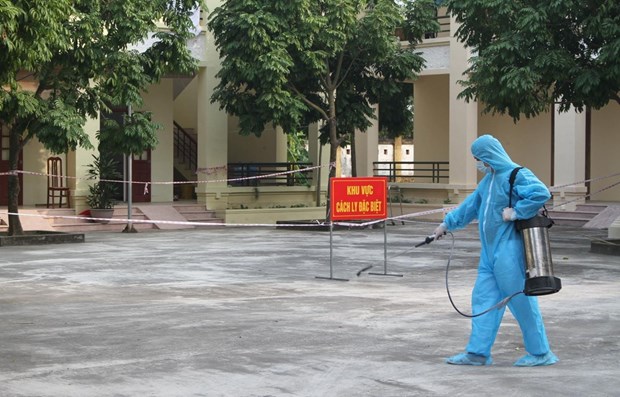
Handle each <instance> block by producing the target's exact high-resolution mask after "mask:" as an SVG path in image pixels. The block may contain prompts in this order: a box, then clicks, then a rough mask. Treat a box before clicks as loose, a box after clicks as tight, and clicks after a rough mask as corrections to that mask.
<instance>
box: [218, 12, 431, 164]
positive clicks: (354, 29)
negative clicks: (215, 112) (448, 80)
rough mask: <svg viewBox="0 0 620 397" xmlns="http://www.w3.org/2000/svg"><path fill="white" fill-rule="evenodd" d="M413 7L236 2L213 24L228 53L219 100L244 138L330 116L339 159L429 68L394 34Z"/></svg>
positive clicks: (327, 133)
mask: <svg viewBox="0 0 620 397" xmlns="http://www.w3.org/2000/svg"><path fill="white" fill-rule="evenodd" d="M425 1H426V0H425ZM404 11H405V9H404V8H403V7H402V6H401V5H399V3H397V2H394V1H392V0H377V1H372V2H371V1H363V0H322V1H309V0H238V1H227V2H225V3H224V4H223V5H222V6H221V7H218V8H216V9H215V10H214V12H213V14H212V15H211V16H210V19H209V28H210V29H211V30H212V31H213V34H214V36H215V44H216V46H217V48H218V50H219V51H220V55H221V57H222V69H221V70H220V71H219V73H218V75H217V77H219V78H220V82H219V84H218V85H217V87H216V89H215V91H214V94H213V97H212V100H213V101H214V102H215V101H217V102H219V103H220V105H221V107H222V108H223V109H225V110H226V111H227V112H228V113H230V114H233V115H236V116H238V117H239V126H240V130H241V133H243V134H255V135H260V134H261V133H262V131H263V130H264V128H265V125H266V124H268V123H271V122H273V123H275V124H276V125H280V126H282V127H283V128H284V130H285V131H287V132H292V131H298V130H299V129H300V128H301V126H305V125H307V124H309V123H311V122H316V121H319V120H323V121H324V122H325V123H326V126H325V128H324V129H323V130H322V141H323V142H329V143H330V144H331V146H332V150H331V151H330V161H335V154H336V150H335V148H337V147H338V146H339V145H341V144H342V143H343V142H344V140H345V139H346V137H347V136H348V135H349V134H350V133H352V132H353V131H354V130H355V129H359V130H362V131H364V130H366V129H367V128H368V126H369V125H370V122H369V118H372V117H374V116H373V108H372V106H373V105H374V104H377V103H378V102H379V100H380V98H382V97H384V96H385V95H387V93H389V92H395V91H398V89H399V82H400V81H403V80H409V79H412V78H414V77H415V75H416V74H417V73H418V72H419V71H420V70H421V69H422V67H423V59H422V58H421V56H420V55H419V54H416V53H415V52H414V51H413V50H411V49H405V48H401V46H400V43H399V41H398V40H397V39H396V38H395V36H394V32H395V30H396V28H397V27H400V26H403V24H404ZM401 110H402V109H401ZM403 111H405V110H403ZM332 172H333V170H332Z"/></svg>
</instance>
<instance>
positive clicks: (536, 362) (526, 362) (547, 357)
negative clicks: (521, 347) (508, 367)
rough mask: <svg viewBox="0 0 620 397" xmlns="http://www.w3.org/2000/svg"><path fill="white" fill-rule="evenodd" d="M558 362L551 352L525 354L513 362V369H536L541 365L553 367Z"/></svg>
mask: <svg viewBox="0 0 620 397" xmlns="http://www.w3.org/2000/svg"><path fill="white" fill-rule="evenodd" d="M558 361H560V359H559V358H557V356H556V355H555V354H553V352H552V351H551V350H549V351H548V352H547V353H545V354H540V355H537V356H535V355H532V354H526V355H525V356H523V357H521V358H520V359H518V360H517V362H515V364H514V365H515V367H538V366H541V365H553V364H555V363H557V362H558Z"/></svg>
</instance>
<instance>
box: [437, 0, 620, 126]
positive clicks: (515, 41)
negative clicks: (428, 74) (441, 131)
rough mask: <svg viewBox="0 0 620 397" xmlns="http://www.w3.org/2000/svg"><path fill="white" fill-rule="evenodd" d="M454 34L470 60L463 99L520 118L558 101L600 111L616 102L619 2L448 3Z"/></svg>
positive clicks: (619, 57)
mask: <svg viewBox="0 0 620 397" xmlns="http://www.w3.org/2000/svg"><path fill="white" fill-rule="evenodd" d="M449 10H450V12H451V13H452V14H453V15H454V16H455V17H456V19H457V21H458V22H460V23H461V26H460V27H459V30H458V31H457V35H458V37H459V38H460V39H461V40H463V41H464V42H465V43H466V44H467V45H468V46H470V47H471V48H472V50H474V53H475V56H474V57H473V58H472V64H471V67H470V68H469V70H468V71H467V75H468V78H467V80H465V81H463V82H462V84H463V85H464V87H465V88H464V90H463V92H462V93H461V97H463V98H465V99H467V100H472V99H476V100H479V101H481V102H483V103H484V104H485V106H486V107H485V110H486V111H488V112H498V113H508V114H509V115H510V116H512V117H513V119H515V120H517V119H519V118H520V116H521V115H525V116H526V117H533V116H536V115H537V114H539V113H541V112H543V111H546V110H548V109H549V108H550V106H551V104H552V103H553V102H554V101H559V102H560V107H561V110H562V111H566V110H568V109H569V108H570V106H571V105H572V106H574V107H576V108H577V109H578V110H583V109H584V107H586V106H590V107H592V108H601V107H603V106H605V105H606V104H607V103H608V102H609V101H610V100H615V101H617V102H619V103H620V96H619V95H618V92H619V91H620V23H619V18H620V2H618V1H617V0H552V1H546V2H532V1H523V0H520V1H496V0H458V1H457V0H452V1H450V2H449Z"/></svg>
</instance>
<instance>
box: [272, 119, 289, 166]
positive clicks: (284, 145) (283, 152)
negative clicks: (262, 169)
mask: <svg viewBox="0 0 620 397" xmlns="http://www.w3.org/2000/svg"><path fill="white" fill-rule="evenodd" d="M275 134H276V158H275V161H276V163H286V162H287V161H288V136H287V134H286V133H285V132H284V130H283V129H282V127H280V126H277V127H276V128H275Z"/></svg>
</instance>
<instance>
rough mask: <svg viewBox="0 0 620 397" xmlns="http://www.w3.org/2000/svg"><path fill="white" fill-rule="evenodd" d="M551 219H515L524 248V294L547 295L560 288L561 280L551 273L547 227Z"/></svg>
mask: <svg viewBox="0 0 620 397" xmlns="http://www.w3.org/2000/svg"><path fill="white" fill-rule="evenodd" d="M552 224H553V221H552V220H551V219H549V218H547V217H545V216H540V215H539V216H535V217H533V218H530V219H525V220H518V221H515V225H516V227H517V230H519V231H520V232H521V235H522V236H523V248H524V250H525V266H526V268H525V276H526V279H525V289H524V290H523V292H524V293H525V295H531V296H537V295H548V294H553V293H556V292H558V291H559V290H560V289H562V282H561V281H560V279H559V278H557V277H555V276H554V275H553V261H552V260H551V245H550V244H549V228H550V227H551V225H552Z"/></svg>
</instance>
